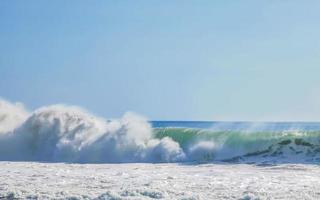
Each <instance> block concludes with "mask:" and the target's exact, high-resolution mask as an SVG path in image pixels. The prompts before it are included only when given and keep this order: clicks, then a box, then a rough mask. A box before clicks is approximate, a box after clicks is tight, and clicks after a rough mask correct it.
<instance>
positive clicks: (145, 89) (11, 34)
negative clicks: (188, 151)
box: [0, 0, 320, 121]
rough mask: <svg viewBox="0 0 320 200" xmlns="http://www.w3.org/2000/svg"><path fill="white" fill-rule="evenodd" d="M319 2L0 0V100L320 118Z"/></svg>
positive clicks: (193, 115)
mask: <svg viewBox="0 0 320 200" xmlns="http://www.w3.org/2000/svg"><path fill="white" fill-rule="evenodd" d="M319 10H320V1H312V0H310V1H295V0H282V1H276V0H270V1H253V0H252V1H246V0H243V1H172V0H161V1H99V0H97V1H63V0H57V1H32V0H29V1H19V0H17V1H0V96H1V97H3V98H6V99H8V100H10V101H20V102H23V103H24V104H25V105H26V106H27V107H29V108H30V109H34V108H37V107H40V106H44V105H49V104H55V103H65V104H72V105H79V106H82V107H84V108H86V109H88V110H90V111H92V112H93V113H95V114H98V115H100V116H103V117H106V118H113V117H119V116H121V115H122V114H123V113H124V112H126V111H134V112H137V113H140V114H142V115H145V116H146V117H148V118H149V119H158V120H254V121H256V120H259V121H260V120H267V121H275V120H285V121H288V120H294V121H296V120H299V121H300V120H302V121H319V120H320V65H319V64H320V62H319V61H320V57H319V55H320V39H319V36H320V26H319V19H320V12H319Z"/></svg>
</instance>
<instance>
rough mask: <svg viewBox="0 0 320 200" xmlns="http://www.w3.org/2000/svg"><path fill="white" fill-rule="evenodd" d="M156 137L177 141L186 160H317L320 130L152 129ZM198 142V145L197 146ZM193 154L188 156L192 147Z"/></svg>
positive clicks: (319, 158)
mask: <svg viewBox="0 0 320 200" xmlns="http://www.w3.org/2000/svg"><path fill="white" fill-rule="evenodd" d="M154 135H155V137H156V138H159V139H161V138H164V137H169V138H171V139H172V140H174V141H175V142H177V143H179V144H180V146H181V148H182V149H183V150H184V152H186V153H187V155H188V156H189V159H190V160H208V157H209V158H210V159H211V160H227V161H235V160H243V159H249V158H250V159H252V158H258V157H259V158H265V159H266V158H273V159H275V160H276V159H290V160H295V159H306V160H307V159H308V160H312V161H318V160H319V161H320V131H304V132H301V131H283V132H279V131H278V132H277V131H264V132H244V131H243V132H241V131H213V130H204V129H190V128H188V129H186V128H155V129H154ZM201 144H202V147H201ZM196 147H197V148H198V149H197V151H198V153H197V156H196V157H194V156H192V153H193V151H194V150H195V148H196Z"/></svg>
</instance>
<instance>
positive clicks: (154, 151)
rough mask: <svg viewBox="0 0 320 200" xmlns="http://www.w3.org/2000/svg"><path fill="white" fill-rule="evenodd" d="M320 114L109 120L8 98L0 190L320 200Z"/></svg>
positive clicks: (61, 195)
mask: <svg viewBox="0 0 320 200" xmlns="http://www.w3.org/2000/svg"><path fill="white" fill-rule="evenodd" d="M319 163H320V123H315V122H206V121H205V122H201V121H149V120H148V119H146V118H144V117H141V116H139V115H137V114H134V113H126V114H125V115H124V116H123V117H122V118H120V119H104V118H101V117H98V116H95V115H93V114H91V113H89V112H88V111H85V110H83V109H81V108H79V107H74V106H65V105H54V106H46V107H42V108H39V109H36V110H34V111H31V112H30V111H27V110H25V108H23V106H21V105H19V104H13V103H10V102H7V101H0V199H320V192H319V191H320V176H319V174H320V167H319Z"/></svg>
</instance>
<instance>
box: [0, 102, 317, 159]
mask: <svg viewBox="0 0 320 200" xmlns="http://www.w3.org/2000/svg"><path fill="white" fill-rule="evenodd" d="M0 160H6V161H45V162H78V163H118V162H122V163H123V162H190V161H196V162H211V161H225V162H261V161H265V162H282V161H284V162H319V161H320V132H319V131H292V130H290V131H260V132H259V131H255V132H251V131H250V132H248V131H232V130H230V131H217V130H209V129H199V128H174V127H173V128H152V126H151V125H150V123H149V122H148V121H147V119H145V118H143V117H141V116H139V115H137V114H133V113H126V114H125V115H124V116H123V117H122V118H120V119H114V120H106V119H103V118H100V117H97V116H94V115H92V114H90V113H89V112H87V111H85V110H83V109H81V108H79V107H75V106H66V105H52V106H47V107H42V108H39V109H37V110H35V111H33V112H28V111H27V110H25V108H24V107H23V105H22V104H20V103H15V104H14V103H10V102H8V101H5V100H0Z"/></svg>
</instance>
